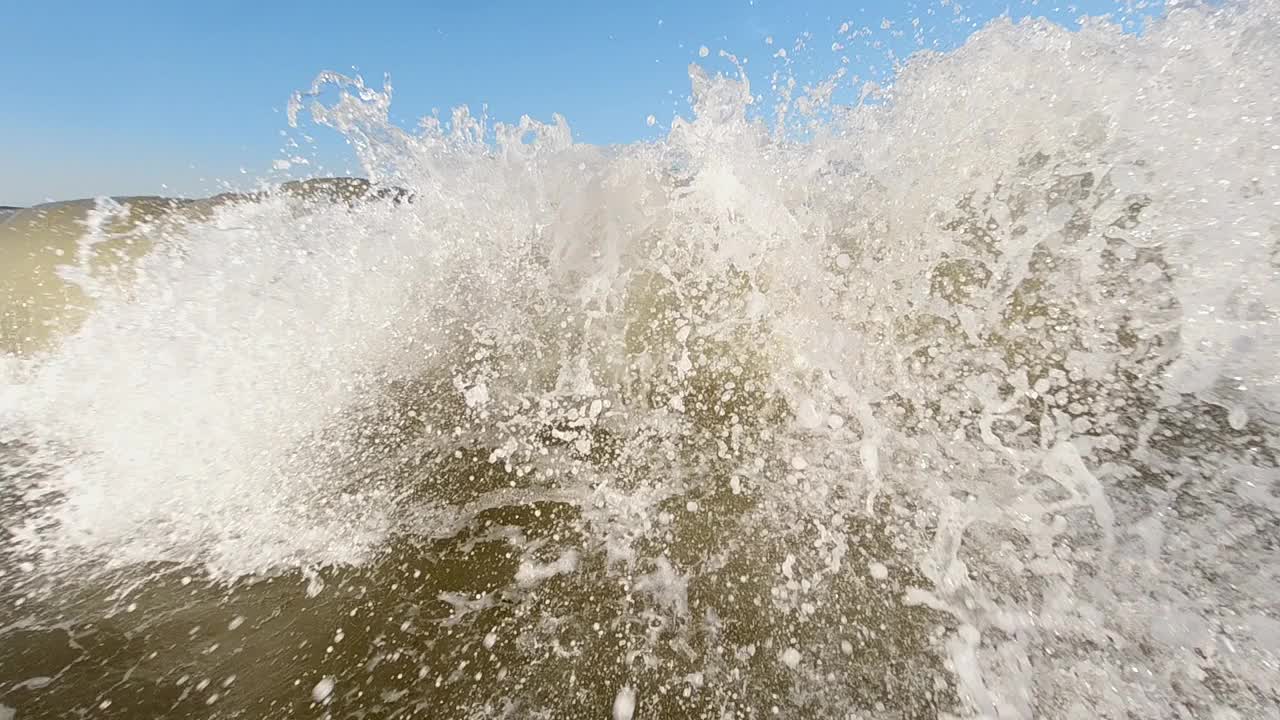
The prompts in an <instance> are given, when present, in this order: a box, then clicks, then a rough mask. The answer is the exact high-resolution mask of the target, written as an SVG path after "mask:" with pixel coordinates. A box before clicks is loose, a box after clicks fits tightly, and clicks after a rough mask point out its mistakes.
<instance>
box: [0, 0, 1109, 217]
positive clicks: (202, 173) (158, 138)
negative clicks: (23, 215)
mask: <svg viewBox="0 0 1280 720" xmlns="http://www.w3.org/2000/svg"><path fill="white" fill-rule="evenodd" d="M961 4H963V5H964V8H963V11H962V12H961V13H957V12H956V11H955V7H954V6H955V3H953V2H949V1H948V2H945V4H944V1H943V0H929V1H927V2H918V3H917V2H908V3H904V2H888V1H887V0H842V1H835V0H812V1H809V2H806V1H803V0H783V1H778V0H754V2H753V1H752V0H708V1H706V2H700V1H698V0H675V1H672V0H656V1H653V2H638V3H636V2H619V1H617V0H613V1H610V0H597V1H595V2H562V1H560V0H526V1H525V2H510V1H508V0H496V1H491V2H465V1H461V2H459V1H456V0H455V1H453V2H448V3H442V2H431V1H429V0H428V1H423V2H377V1H376V0H375V1H371V2H357V1H356V0H346V1H345V2H330V1H328V0H309V1H307V2H292V1H290V0H256V1H254V2H245V1H244V0H199V1H188V0H181V1H177V2H175V1H174V0H168V1H167V2H138V1H135V0H112V1H109V2H98V1H95V2H89V1H88V0H83V1H81V2H59V1H58V0H42V1H36V0H0V69H3V70H4V71H5V73H4V76H3V79H2V80H0V83H2V84H3V93H2V94H0V205H5V204H12V205H27V204H33V203H38V202H43V201H45V200H48V199H59V200H61V199H69V198H74V197H88V196H94V195H102V194H117V195H123V194H171V195H173V194H183V195H192V196H198V195H206V194H209V193H211V192H217V191H218V190H219V189H220V188H219V185H218V181H229V182H232V183H236V184H238V185H246V184H251V183H252V179H253V178H256V177H259V176H261V175H264V174H265V173H267V172H268V171H269V170H270V167H271V163H272V161H273V160H274V159H275V158H277V157H279V154H280V151H281V149H282V147H283V142H284V140H283V138H282V136H281V131H282V130H285V129H286V128H287V122H286V117H285V113H284V109H285V106H286V104H287V101H288V98H289V96H290V94H291V93H292V92H294V91H295V90H299V89H305V88H306V87H308V86H309V85H310V82H311V80H312V78H314V77H315V75H316V74H317V73H318V72H320V71H322V70H336V71H339V72H348V73H350V72H352V71H353V69H354V70H358V71H359V72H360V73H362V74H363V75H364V76H365V77H366V79H368V80H370V81H371V84H374V85H380V84H381V78H382V76H383V74H384V73H389V74H390V75H391V78H392V82H393V84H394V86H395V92H396V95H395V102H394V104H393V113H394V115H395V116H396V117H397V118H398V120H399V121H401V122H403V123H405V124H412V122H413V121H414V120H416V119H417V118H418V117H420V116H422V115H425V114H428V113H430V112H431V110H432V109H433V108H439V109H440V110H441V111H442V112H444V113H447V111H448V109H449V108H451V107H453V106H456V105H461V104H467V105H470V106H472V107H473V108H475V109H477V110H478V109H479V106H480V105H481V104H482V103H488V105H489V113H490V116H491V117H493V118H495V119H497V120H504V121H513V120H516V119H518V118H519V116H520V115H521V114H529V115H531V116H533V117H535V118H539V119H550V117H551V114H552V113H554V112H559V113H560V114H562V115H564V116H565V117H567V118H568V120H569V123H570V125H571V127H572V128H573V131H574V136H575V138H576V139H579V140H582V141H586V142H592V143H617V142H629V141H634V140H640V139H646V138H652V137H655V136H657V135H659V134H660V133H662V132H664V131H663V127H664V126H665V125H667V124H668V123H669V120H670V118H671V117H672V114H673V113H681V114H685V113H687V105H686V104H685V99H686V96H687V94H688V77H687V66H688V64H689V63H690V62H703V63H704V64H707V65H708V66H710V67H711V68H713V69H724V68H725V67H727V64H726V63H725V62H724V61H722V60H718V59H717V58H716V53H717V52H718V51H719V50H721V49H724V50H728V51H730V52H733V53H736V54H738V55H739V56H745V57H747V58H749V59H750V60H751V62H750V63H749V65H748V67H749V68H750V69H751V71H752V74H753V75H756V76H761V75H763V74H764V73H766V72H767V71H768V70H769V69H771V68H772V67H773V65H771V63H773V62H776V61H774V60H773V59H772V58H771V57H770V56H771V55H772V54H773V53H774V52H776V50H777V49H778V48H792V47H793V46H794V42H795V40H796V39H797V38H798V37H799V36H800V35H801V33H803V32H806V31H807V32H809V33H811V34H812V37H811V40H810V42H809V48H810V49H809V51H808V52H807V54H805V55H804V56H803V57H802V59H801V61H800V62H801V65H802V68H801V70H800V72H798V75H800V76H801V79H803V75H804V73H805V72H806V70H805V69H804V68H806V67H807V68H808V69H809V70H810V71H811V72H812V73H813V77H817V74H818V73H820V74H822V75H826V74H828V73H830V72H831V71H833V70H834V69H835V68H836V67H838V62H839V55H841V54H843V55H848V56H850V57H854V56H855V55H859V56H860V57H854V60H853V62H852V64H851V70H852V71H853V72H857V73H861V74H862V75H863V77H866V76H868V75H871V74H873V72H872V71H870V70H869V66H870V65H871V64H878V65H879V69H880V71H883V69H884V67H885V63H884V57H883V55H877V53H875V52H867V50H866V48H861V49H860V48H856V47H853V46H850V47H848V48H847V49H845V50H843V51H841V52H839V53H833V51H832V49H831V43H832V42H833V41H834V40H836V39H837V33H838V31H839V28H840V25H841V24H842V23H843V22H845V21H851V22H852V24H853V25H854V26H855V27H860V26H867V27H871V28H873V29H875V30H876V31H877V33H878V34H879V36H880V37H881V38H882V39H885V40H888V41H889V42H890V43H891V44H893V46H894V48H895V49H896V50H897V51H898V52H899V53H902V54H905V53H908V52H910V51H911V50H912V49H913V48H918V47H921V45H920V44H919V43H918V41H917V40H916V39H915V38H914V37H913V32H914V31H912V30H911V29H910V23H911V20H912V19H913V18H919V19H920V21H921V31H922V33H923V38H924V46H937V47H940V48H946V47H951V46H954V45H955V44H956V43H958V42H960V41H962V40H963V39H964V37H966V36H967V34H968V33H970V32H972V31H973V30H974V29H975V27H976V26H980V25H982V24H985V22H986V21H988V20H989V19H990V18H992V17H995V16H997V15H1000V14H1003V13H1006V12H1007V13H1009V14H1011V15H1013V16H1015V17H1018V16H1022V15H1026V14H1032V15H1045V16H1049V17H1051V18H1053V19H1055V20H1056V21H1059V22H1063V23H1070V22H1071V21H1072V20H1074V18H1076V17H1078V16H1079V15H1081V14H1084V13H1089V14H1099V13H1103V12H1111V11H1115V10H1116V8H1117V6H1116V4H1115V3H1113V2H1108V1H1107V0H1079V1H1078V2H1074V3H1070V2H1057V1H1056V0H1041V1H1040V2H1039V3H1035V2H1033V1H1031V0H1028V1H1027V2H1020V1H1019V0H1011V1H1009V2H993V1H992V0H973V1H972V2H967V3H964V2H962V3H961ZM931 10H932V14H930V11H931ZM958 18H959V19H958ZM965 18H967V19H965ZM883 19H889V20H891V21H894V22H895V25H894V28H895V29H898V28H902V29H905V30H906V32H905V33H904V34H903V36H902V37H900V38H896V39H894V38H892V37H891V36H890V35H889V33H887V32H883V31H880V30H879V28H880V25H881V21H882V20H883ZM769 36H772V37H773V38H774V41H775V44H774V45H773V46H769V45H767V44H766V37H769ZM704 45H705V46H707V47H708V48H709V49H710V51H711V54H710V57H709V58H707V59H705V60H703V59H701V58H700V57H699V49H700V48H701V47H702V46H704ZM649 114H653V115H655V116H656V117H657V118H658V120H659V122H658V124H657V126H655V127H648V126H647V124H646V122H645V119H646V117H647V116H648V115H649ZM319 142H320V143H321V145H322V156H325V157H329V158H330V159H331V160H330V167H328V168H326V170H327V171H329V172H331V173H333V174H338V173H342V172H346V171H352V172H354V171H355V170H354V169H353V168H352V167H351V164H352V163H353V161H352V160H351V159H350V157H349V154H348V153H347V152H346V151H345V149H344V147H343V143H342V140H341V138H340V137H338V136H336V134H333V133H329V134H328V135H322V136H320V137H319Z"/></svg>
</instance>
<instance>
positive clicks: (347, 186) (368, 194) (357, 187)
mask: <svg viewBox="0 0 1280 720" xmlns="http://www.w3.org/2000/svg"><path fill="white" fill-rule="evenodd" d="M276 191H283V192H285V193H288V194H291V195H296V196H300V197H325V198H328V199H331V200H346V201H351V200H358V199H374V198H379V199H393V200H396V201H404V200H412V195H413V194H412V193H411V192H409V191H407V190H405V189H404V188H399V187H375V186H374V185H373V183H371V182H369V181H368V180H367V179H365V178H361V177H324V178H311V179H308V180H290V181H288V182H284V183H280V184H278V185H274V186H272V187H271V188H270V189H269V190H266V191H261V190H259V191H248V192H226V193H219V194H217V195H210V196H208V197H200V198H189V197H168V196H162V195H111V196H108V197H111V199H113V200H116V201H120V202H129V201H131V200H149V201H167V202H172V203H174V204H177V205H185V204H189V203H200V202H209V201H212V202H215V203H222V202H227V201H232V200H255V199H259V198H262V197H263V196H264V195H267V194H269V193H271V192H276ZM95 200H96V198H76V199H72V200H54V201H52V202H46V203H39V204H36V205H30V206H20V205H0V213H4V212H13V211H18V210H32V209H36V208H47V207H53V206H59V205H71V204H77V203H92V202H94V201H95Z"/></svg>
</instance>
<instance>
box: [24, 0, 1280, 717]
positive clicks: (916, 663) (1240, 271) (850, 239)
mask: <svg viewBox="0 0 1280 720" xmlns="http://www.w3.org/2000/svg"><path fill="white" fill-rule="evenodd" d="M1278 32H1280V7H1278V6H1277V4H1276V3H1274V2H1250V3H1246V4H1233V5H1228V6H1226V7H1223V8H1218V9H1213V8H1207V7H1194V8H1190V9H1184V10H1174V11H1171V12H1170V13H1169V14H1168V15H1167V17H1165V18H1163V19H1161V20H1160V21H1159V22H1157V23H1155V24H1154V25H1153V26H1152V27H1150V28H1149V29H1147V30H1146V31H1145V32H1144V33H1143V34H1141V35H1139V36H1133V35H1126V34H1123V33H1121V32H1120V30H1119V29H1118V28H1116V27H1115V26H1112V25H1109V24H1107V23H1105V22H1101V21H1090V22H1086V23H1085V24H1084V25H1083V26H1082V28H1081V29H1079V30H1078V31H1074V32H1068V31H1066V30H1064V29H1062V28H1060V27H1057V26H1055V25H1052V24H1048V23H1036V22H1025V23H1020V24H1012V23H1009V22H1007V21H1002V22H996V23H993V24H992V25H990V26H988V27H987V28H985V29H983V30H981V31H980V32H978V33H977V34H976V35H975V36H974V37H973V38H971V39H970V40H969V42H968V43H967V44H965V45H964V46H963V47H961V48H960V49H958V50H956V51H954V52H951V53H947V54H922V55H917V56H915V57H913V58H912V59H911V60H910V61H909V62H908V63H906V64H905V65H904V66H903V67H902V68H901V70H900V71H899V74H898V76H897V78H896V80H895V82H894V85H893V87H892V89H891V90H887V91H881V93H880V96H879V97H878V98H877V100H876V102H859V103H858V104H857V105H855V106H839V105H834V104H831V101H830V97H831V94H830V89H829V88H825V89H824V88H822V87H819V88H817V90H816V91H815V92H814V93H812V94H811V95H810V96H808V97H806V98H804V99H803V100H804V102H797V103H794V104H793V105H794V107H793V108H792V109H791V112H792V113H793V114H795V113H796V112H800V115H801V116H802V117H807V118H808V119H809V120H808V123H809V124H808V125H807V126H806V133H805V134H806V137H805V139H804V140H803V141H800V140H796V139H793V138H792V137H791V136H790V135H789V134H788V133H786V132H775V130H774V129H773V128H771V127H770V126H769V125H768V124H766V123H764V122H762V121H760V120H758V119H756V118H755V116H754V115H753V114H752V113H751V110H752V109H753V106H754V103H753V101H752V95H751V91H750V88H749V87H748V85H747V83H746V81H745V80H742V79H732V78H725V77H712V76H709V75H707V74H706V73H704V72H703V71H702V70H700V69H698V68H697V67H694V68H692V69H691V77H692V82H693V94H694V117H693V119H692V120H677V121H676V122H675V123H674V124H673V126H672V128H671V131H670V134H669V135H668V136H667V137H666V138H665V139H663V140H661V141H659V142H655V143H651V144H637V145H631V146H626V147H619V148H611V149H602V148H596V147H591V146H584V145H580V144H574V143H573V142H572V141H571V137H570V132H569V128H568V125H567V124H566V123H565V122H564V121H563V120H560V119H558V118H557V120H556V122H555V123H554V124H551V125H545V124H540V123H537V122H534V121H531V120H528V119H525V120H522V121H521V122H520V123H519V124H517V125H514V126H505V125H497V126H495V127H493V128H489V127H488V126H487V125H486V124H485V122H483V121H481V120H478V119H475V118H472V117H471V116H469V115H468V114H466V113H465V112H462V111H458V112H456V113H455V114H454V116H453V118H452V120H451V122H449V123H440V122H435V121H431V122H425V123H424V124H423V126H422V128H421V129H420V131H418V132H415V133H409V132H406V131H403V130H401V129H398V128H396V127H395V126H393V125H392V124H391V123H390V122H389V121H388V111H389V107H390V102H391V96H390V90H389V89H387V90H386V91H384V92H378V91H375V90H373V89H370V88H368V87H366V86H365V85H364V84H363V83H362V82H361V81H359V80H358V79H351V78H345V77H342V76H338V75H332V74H326V75H323V76H321V78H320V79H319V80H318V81H317V85H316V87H315V88H313V92H312V93H311V94H309V96H302V95H300V96H298V97H297V98H295V102H294V103H293V104H292V106H291V110H290V116H291V118H293V119H295V120H296V119H297V118H298V117H300V116H302V115H303V114H306V113H309V115H310V117H311V118H313V119H314V120H315V121H317V122H319V123H322V124H326V125H329V126H331V127H333V128H336V129H337V130H339V131H340V132H342V134H343V135H345V136H346V138H347V139H348V140H350V141H351V142H352V144H353V145H354V146H355V147H356V148H357V150H358V151H359V153H360V155H361V158H362V161H363V163H364V166H365V169H366V172H367V173H368V174H369V175H370V178H371V179H372V180H373V182H374V187H375V188H383V189H386V190H388V191H387V192H381V193H378V192H370V193H364V194H357V195H355V196H351V197H345V198H341V199H337V200H335V199H333V198H332V197H325V198H308V197H300V196H299V195H297V194H291V193H286V192H276V193H270V194H267V195H264V196H262V197H257V198H254V199H252V200H245V201H229V202H226V203H224V204H221V205H217V206H213V207H211V208H209V209H207V210H206V211H204V212H201V213H196V214H192V215H190V216H185V217H181V218H178V219H176V220H174V219H171V220H170V221H168V222H151V223H148V222H143V223H142V224H141V225H137V224H136V223H135V224H131V225H130V226H129V228H130V229H129V230H127V231H124V230H121V229H120V228H119V223H120V222H121V218H126V217H129V216H130V213H132V212H134V210H133V209H131V208H130V207H129V206H128V205H121V204H118V203H111V202H104V203H99V204H98V205H97V206H96V207H95V208H94V209H93V210H92V211H91V212H89V214H88V216H87V218H88V219H87V222H86V227H85V231H84V234H83V237H81V238H80V239H79V243H78V246H77V248H78V249H77V251H76V252H75V253H72V254H71V255H69V256H68V258H67V260H66V262H65V263H64V264H63V266H62V267H61V269H60V271H59V272H60V273H61V277H62V279H63V280H64V281H65V282H66V283H69V284H70V286H73V287H74V288H75V289H76V291H77V292H79V293H81V294H83V296H84V297H85V298H86V299H87V300H86V302H88V303H89V304H90V306H89V307H88V308H87V309H86V310H85V311H84V317H83V319H82V320H81V321H79V324H78V325H77V326H76V327H74V328H72V329H70V330H67V331H66V332H65V334H64V335H63V336H62V337H60V338H58V339H57V340H56V342H55V343H54V345H53V346H52V349H50V350H49V351H47V352H30V353H23V354H21V355H17V354H14V355H11V356H9V357H8V358H6V359H5V360H4V364H3V366H0V451H2V452H3V453H4V454H3V455H0V474H2V476H3V478H4V482H5V487H4V488H3V493H4V496H3V498H0V502H3V508H4V518H5V521H6V524H7V530H6V533H7V536H6V537H7V540H6V543H5V546H4V550H3V562H2V563H0V569H2V570H3V572H4V573H5V575H4V577H5V580H6V581H8V582H10V584H11V588H10V589H9V590H6V591H5V597H6V601H7V602H8V605H9V607H8V609H6V610H5V611H4V614H3V615H0V621H3V624H4V625H5V628H4V629H3V630H2V632H3V633H4V637H3V642H4V644H5V645H6V646H8V647H9V648H10V649H9V650H6V651H0V668H3V669H4V672H3V673H0V675H2V676H3V678H2V681H3V682H4V683H5V684H0V703H4V704H5V705H7V706H15V707H18V708H19V715H18V717H26V715H22V714H21V712H23V711H24V710H23V708H26V710H25V711H26V712H30V713H32V715H31V716H32V717H38V716H43V715H42V713H43V714H45V715H47V716H50V717H54V716H58V713H60V712H63V711H64V710H65V709H66V708H67V707H76V708H80V709H81V710H83V711H85V712H89V713H90V714H92V715H93V716H94V717H100V716H101V717H106V716H110V714H111V713H113V712H114V713H120V714H121V715H120V716H122V717H137V716H144V715H146V714H147V713H148V712H155V713H159V714H163V713H168V712H173V713H178V712H180V713H187V714H192V715H200V714H212V715H214V716H226V717H237V716H246V717H259V716H271V717H317V716H320V715H322V714H324V713H329V714H330V716H332V717H339V716H341V717H348V716H350V717H364V716H371V717H393V716H394V717H415V716H417V717H542V716H546V717H551V716H555V717H562V716H575V717H576V716H578V715H583V716H590V717H601V718H604V717H610V715H611V714H612V717H627V718H631V717H633V716H634V717H636V718H646V717H705V718H733V717H741V718H747V717H766V716H775V715H780V716H783V717H844V716H846V715H847V714H849V713H850V712H855V711H856V712H857V713H860V716H867V717H935V716H940V715H947V716H956V717H990V718H1032V717H1064V718H1065V717H1071V718H1074V717H1080V718H1086V717H1088V718H1093V717H1215V718H1234V717H1267V716H1271V715H1273V714H1274V713H1275V712H1277V703H1280V683H1278V682H1277V678H1280V667H1277V663H1278V662H1280V657H1278V653H1280V605H1278V604H1277V601H1276V598H1277V597H1278V596H1280V562H1277V560H1276V557H1277V555H1276V553H1277V547H1276V542H1277V538H1278V537H1280V471H1278V470H1277V452H1278V451H1280V433H1278V432H1277V419H1278V418H1277V412H1278V411H1280V369H1278V366H1277V362H1276V358H1277V357H1280V189H1278V188H1280V186H1278V184H1277V183H1280V177H1278V171H1277V168H1280V134H1277V133H1276V131H1275V129H1274V127H1275V125H1274V118H1275V116H1276V115H1277V114H1280V51H1278V50H1280V47H1278V46H1277V44H1276V41H1275V38H1276V37H1277V33H1278ZM702 54H704V55H705V54H706V53H702ZM335 89H336V90H337V91H339V92H338V99H337V100H335V101H332V102H329V103H324V102H321V101H320V100H319V98H320V97H321V96H322V91H325V90H330V91H332V90H335ZM310 96H315V97H314V98H312V97H310ZM805 112H807V113H808V115H807V116H806V115H805ZM793 120H794V118H793ZM392 188H400V189H402V190H401V191H399V192H391V191H390V189H392ZM113 228H114V229H113ZM126 235H128V238H126V237H125V236H126ZM129 238H133V239H135V240H137V241H138V242H141V243H143V244H144V245H145V247H146V249H145V250H143V251H136V252H134V253H133V254H132V255H131V256H129V257H125V256H126V255H128V253H124V254H121V255H119V257H116V256H112V257H116V259H115V260H111V261H103V260H102V259H101V258H102V255H101V252H102V248H105V247H114V246H115V245H119V244H120V243H122V242H124V241H125V240H127V239H129ZM113 243H114V244H115V245H113ZM130 247H132V245H130ZM138 255H141V257H137V256H138ZM95 258H96V259H95ZM66 648H73V649H75V650H74V652H73V653H72V655H73V656H74V655H75V653H83V654H84V657H86V658H96V659H89V660H84V661H83V662H82V663H81V665H82V666H83V665H86V664H87V667H88V670H84V669H81V670H75V668H76V667H77V666H76V665H75V664H74V663H71V664H68V665H67V666H66V667H65V668H63V669H62V670H61V671H58V670H57V668H56V667H55V668H54V669H53V670H50V671H48V672H47V673H46V672H45V671H43V670H40V669H39V668H38V667H36V666H37V665H40V663H41V662H44V661H39V662H37V661H36V660H35V658H37V657H54V656H57V655H58V653H59V652H62V653H64V654H65V652H67V650H66ZM95 648H97V650H95ZM95 652H96V653H99V654H97V655H95V654H94V653H95ZM102 658H106V659H105V660H104V659H102ZM122 658H123V659H122ZM50 662H53V661H50ZM263 663H271V665H270V666H271V667H273V668H275V669H276V671H275V672H274V673H271V674H270V675H271V677H266V676H263V674H262V673H255V672H253V671H252V668H253V667H254V666H258V665H261V664H263ZM54 664H55V665H56V663H54ZM40 667H44V666H43V665H40ZM58 667H61V666H58ZM126 670H127V672H125V671H126ZM77 672H81V673H84V672H88V673H89V674H88V675H85V676H84V677H91V678H98V680H96V682H98V685H97V686H93V687H90V688H89V689H87V690H86V689H84V687H82V686H80V685H75V686H74V687H76V688H77V689H74V690H73V689H68V688H70V687H73V685H72V683H73V682H81V683H82V684H83V682H87V681H85V680H84V677H82V678H81V680H80V681H75V680H74V679H75V678H76V677H77V676H76V673H77ZM121 673H123V675H121ZM64 675H65V677H64ZM99 676H101V677H108V678H111V679H112V681H111V682H108V683H105V684H104V683H102V682H101V680H100V677H99ZM67 698H71V699H70V700H68V699H67ZM15 703H16V705H15ZM60 703H62V704H60ZM2 711H3V708H0V712H2ZM130 713H132V714H130Z"/></svg>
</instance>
